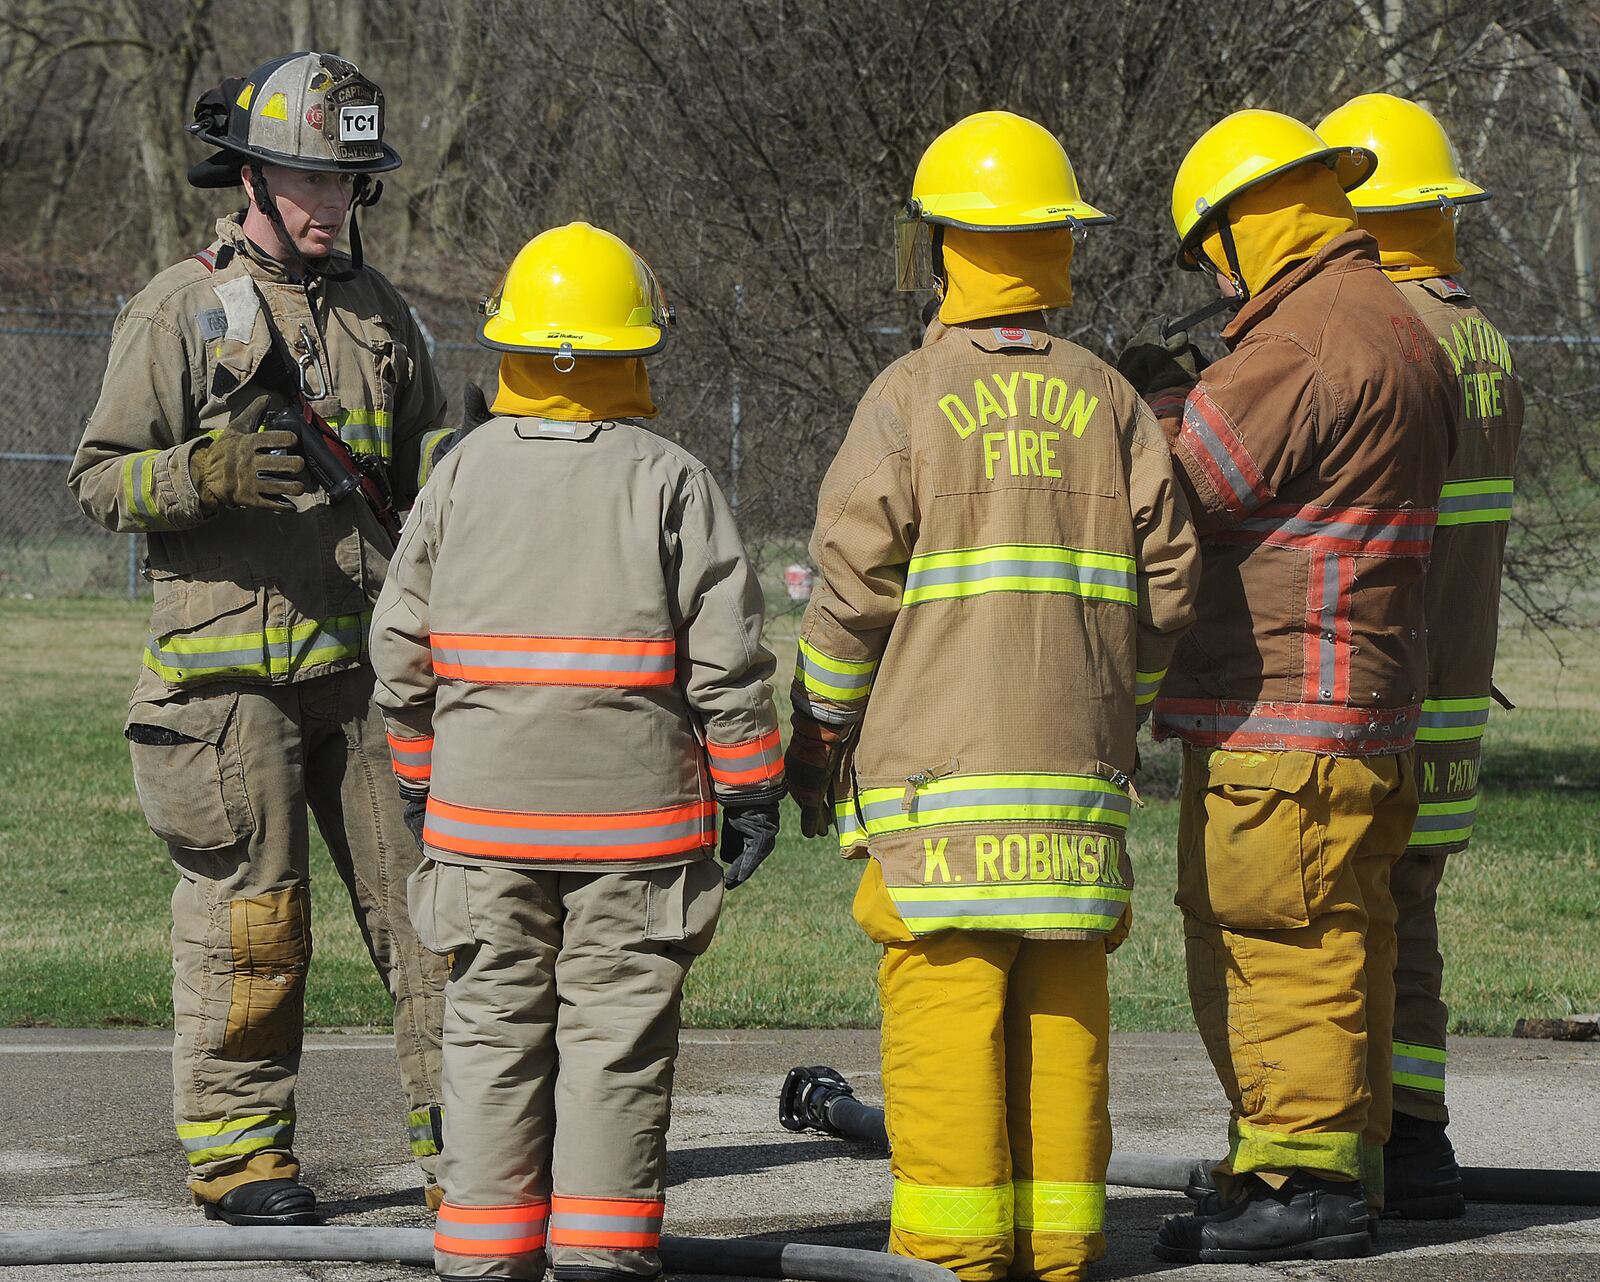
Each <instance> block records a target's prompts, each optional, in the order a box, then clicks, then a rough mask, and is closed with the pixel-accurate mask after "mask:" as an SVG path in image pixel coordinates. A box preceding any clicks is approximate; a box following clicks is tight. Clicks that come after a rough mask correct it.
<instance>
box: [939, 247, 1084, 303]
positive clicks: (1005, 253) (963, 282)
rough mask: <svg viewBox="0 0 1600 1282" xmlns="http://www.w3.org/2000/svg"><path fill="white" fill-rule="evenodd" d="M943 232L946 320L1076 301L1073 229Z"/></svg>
mask: <svg viewBox="0 0 1600 1282" xmlns="http://www.w3.org/2000/svg"><path fill="white" fill-rule="evenodd" d="M943 231H944V277H945V288H944V299H943V301H942V302H941V303H940V305H939V319H940V320H942V321H943V322H944V323H945V324H946V325H956V324H959V323H960V322H962V321H971V320H983V319H984V318H985V317H989V316H1011V315H1014V314H1015V313H1017V312H1035V311H1039V310H1040V309H1041V308H1045V307H1070V306H1072V251H1073V248H1074V242H1073V239H1072V231H1071V229H1070V228H1066V227H1049V228H1046V229H1045V230H1044V231H991V232H975V231H962V230H961V229H960V228H958V227H946V228H944V229H943Z"/></svg>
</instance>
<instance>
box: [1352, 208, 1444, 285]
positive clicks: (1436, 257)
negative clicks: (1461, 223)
mask: <svg viewBox="0 0 1600 1282" xmlns="http://www.w3.org/2000/svg"><path fill="white" fill-rule="evenodd" d="M1361 228H1362V230H1363V231H1369V232H1371V233H1372V234H1373V236H1374V237H1376V238H1377V241H1378V252H1379V254H1380V255H1381V256H1382V259H1383V270H1384V271H1385V272H1387V273H1388V275H1389V279H1390V280H1427V279H1428V278H1429V277H1432V276H1454V275H1455V274H1456V273H1457V272H1459V271H1460V270H1461V264H1460V263H1459V262H1458V261H1457V260H1456V220H1455V215H1454V214H1451V213H1448V212H1446V211H1445V210H1443V209H1437V208H1434V209H1402V210H1400V211H1399V212H1397V213H1392V214H1362V215H1361Z"/></svg>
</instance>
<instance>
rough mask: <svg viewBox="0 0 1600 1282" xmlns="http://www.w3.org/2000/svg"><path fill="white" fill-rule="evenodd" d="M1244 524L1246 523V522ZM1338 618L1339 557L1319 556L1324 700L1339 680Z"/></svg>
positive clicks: (1319, 667) (1319, 671) (1320, 686)
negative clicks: (1320, 558)
mask: <svg viewBox="0 0 1600 1282" xmlns="http://www.w3.org/2000/svg"><path fill="white" fill-rule="evenodd" d="M1245 524H1246V525H1248V524H1249V522H1248V521H1247V522H1245ZM1338 618H1339V559H1338V558H1337V557H1334V556H1328V555H1324V556H1323V557H1322V609H1321V611H1320V613H1319V615H1318V619H1317V623H1318V628H1319V631H1318V632H1317V679H1318V691H1319V693H1320V694H1321V695H1322V697H1323V698H1324V699H1331V698H1333V688H1334V683H1335V682H1336V681H1338V679H1339V650H1338V646H1337V645H1336V644H1335V640H1334V637H1335V629H1336V627H1337V625H1338Z"/></svg>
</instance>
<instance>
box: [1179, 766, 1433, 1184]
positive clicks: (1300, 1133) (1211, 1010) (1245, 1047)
mask: <svg viewBox="0 0 1600 1282" xmlns="http://www.w3.org/2000/svg"><path fill="white" fill-rule="evenodd" d="M1183 764H1184V769H1183V788H1182V797H1181V806H1180V811H1179V820H1178V897H1177V898H1178V905H1179V907H1180V908H1182V909H1183V914H1184V933H1185V943H1186V952H1187V957H1188V971H1189V995H1190V1000H1191V1002H1192V1004H1193V1007H1194V1016H1195V1022H1196V1024H1197V1025H1198V1026H1199V1029H1200V1034H1201V1037H1202V1038H1203V1039H1204V1041H1205V1044H1206V1050H1207V1051H1208V1052H1209V1054H1210V1057H1211V1062H1212V1064H1213V1065H1214V1066H1215V1068H1216V1071H1217V1076H1218V1078H1219V1079H1220V1080H1221V1082H1222V1086H1223V1088H1224V1090H1225V1091H1226V1092H1227V1095H1228V1099H1229V1101H1230V1103H1231V1105H1232V1118H1231V1123H1230V1127H1229V1139H1230V1144H1229V1150H1228V1158H1227V1161H1226V1162H1225V1163H1224V1164H1223V1165H1222V1166H1221V1167H1219V1168H1218V1173H1219V1175H1220V1176H1222V1177H1223V1179H1224V1182H1225V1180H1226V1176H1227V1175H1228V1174H1230V1173H1234V1174H1243V1173H1246V1172H1254V1173H1256V1174H1258V1175H1260V1176H1262V1177H1263V1178H1265V1179H1267V1180H1268V1181H1269V1182H1272V1183H1281V1182H1282V1180H1284V1179H1287V1178H1288V1176H1289V1175H1290V1174H1292V1173H1293V1172H1294V1171H1296V1170H1307V1171H1312V1172H1317V1173H1320V1174H1323V1175H1326V1176H1329V1177H1332V1178H1335V1179H1348V1180H1355V1179H1360V1180H1362V1181H1363V1182H1364V1183H1365V1184H1366V1188H1367V1193H1368V1197H1369V1199H1370V1200H1372V1201H1374V1202H1375V1203H1376V1202H1379V1201H1380V1199H1381V1194H1382V1179H1383V1164H1382V1146H1383V1143H1384V1141H1385V1140H1386V1139H1388V1136H1389V1125H1390V1109H1391V1097H1390V1076H1389V1073H1390V1069H1389V1053H1390V1038H1391V1030H1392V1025H1393V1020H1394V978H1393V976H1394V963H1395V908H1394V899H1393V897H1392V895H1391V892H1390V885H1389V877H1390V870H1391V868H1392V866H1393V865H1394V863H1395V860H1396V859H1397V858H1399V856H1400V854H1401V852H1402V851H1403V850H1404V849H1405V845H1406V839H1407V836H1408V835H1409V833H1410V831H1411V824H1412V820H1413V818H1414V817H1415V815H1416V808H1417V794H1416V786H1415V781H1414V776H1413V773H1412V763H1411V758H1410V757H1409V755H1399V756H1381V757H1332V756H1322V755H1314V754H1311V753H1305V752H1285V753H1269V752H1227V751H1209V750H1206V749H1196V748H1186V749H1185V751H1184V763H1183Z"/></svg>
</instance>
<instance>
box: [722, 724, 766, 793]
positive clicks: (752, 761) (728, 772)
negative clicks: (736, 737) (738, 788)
mask: <svg viewBox="0 0 1600 1282" xmlns="http://www.w3.org/2000/svg"><path fill="white" fill-rule="evenodd" d="M706 753H707V755H708V756H709V757H710V758H711V777H712V778H713V779H715V780H716V781H717V782H718V783H720V784H726V785H730V786H732V785H736V784H742V783H765V782H766V781H767V780H769V779H776V778H778V777H779V776H780V775H782V774H783V743H782V740H781V738H780V737H779V734H778V732H777V731H776V730H773V731H772V732H771V733H770V734H764V735H762V736H761V737H760V738H759V739H747V740H745V742H743V743H732V744H727V743H717V742H715V741H714V740H713V741H708V742H707V743H706Z"/></svg>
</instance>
